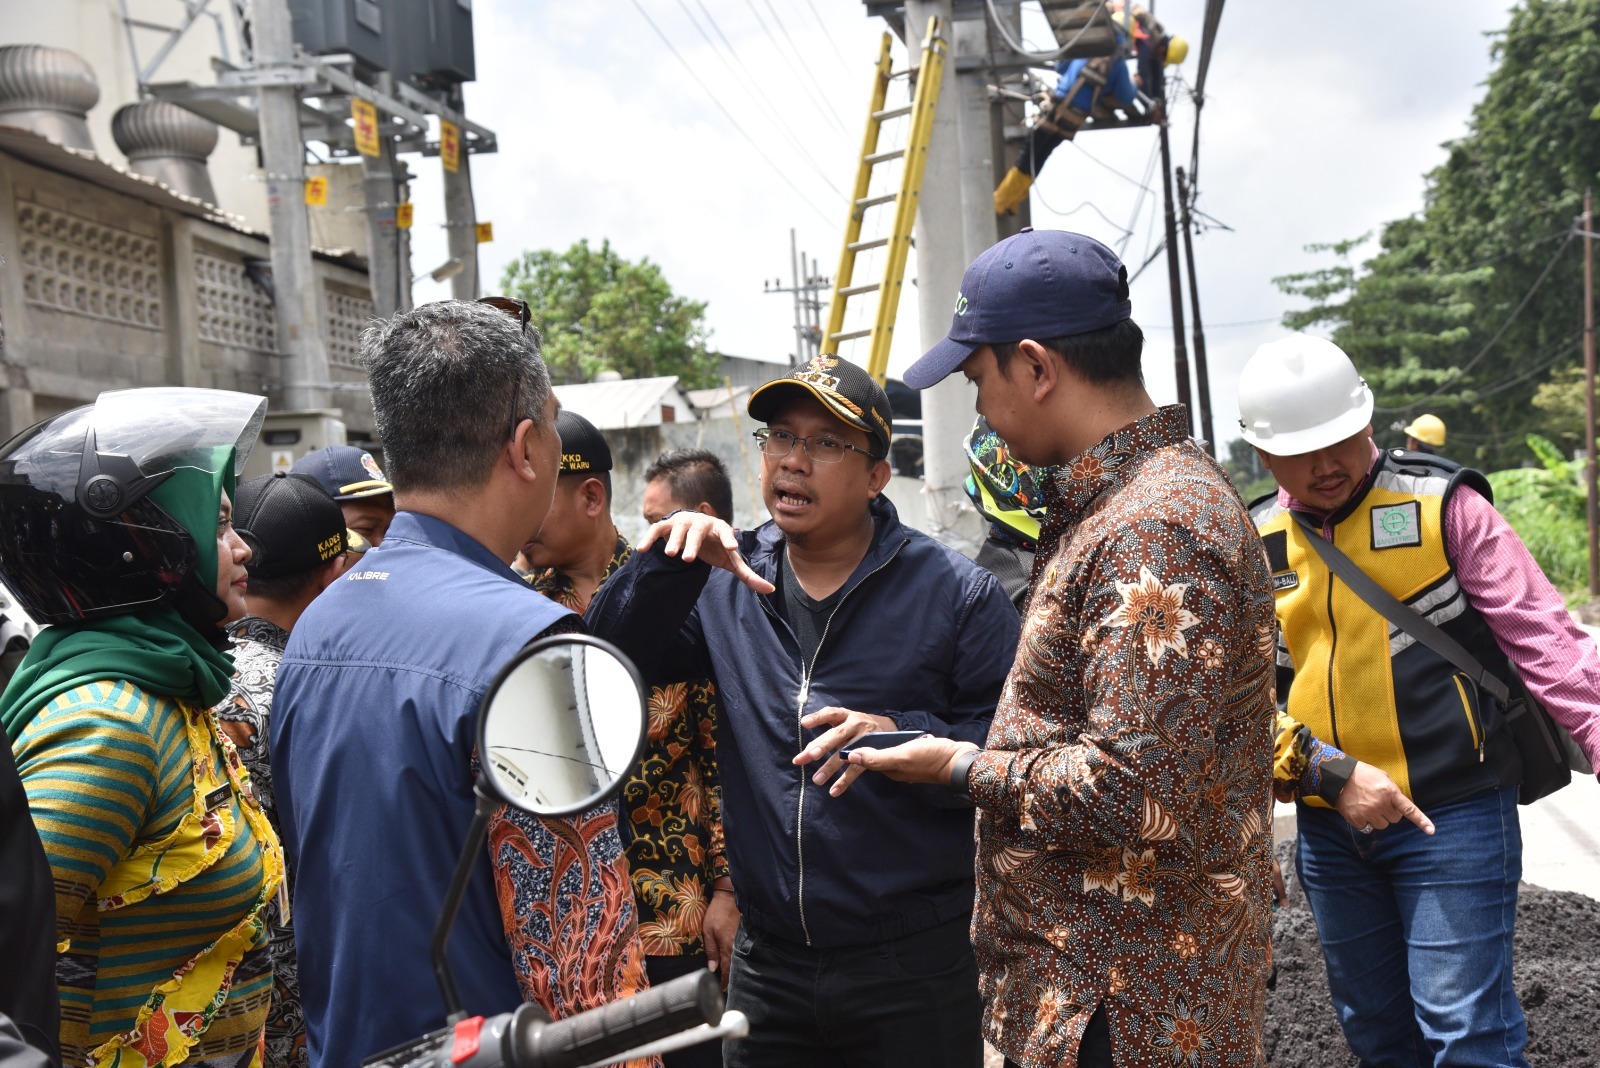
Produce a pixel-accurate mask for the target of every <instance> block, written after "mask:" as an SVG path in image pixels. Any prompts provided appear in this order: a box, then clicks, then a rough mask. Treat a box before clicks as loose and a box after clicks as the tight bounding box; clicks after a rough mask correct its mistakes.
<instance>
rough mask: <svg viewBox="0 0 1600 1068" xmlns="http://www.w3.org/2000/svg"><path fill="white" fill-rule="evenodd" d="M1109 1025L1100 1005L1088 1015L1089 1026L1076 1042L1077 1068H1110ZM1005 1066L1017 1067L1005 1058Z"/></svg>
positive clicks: (1013, 1062) (1103, 1008) (1008, 1067)
mask: <svg viewBox="0 0 1600 1068" xmlns="http://www.w3.org/2000/svg"><path fill="white" fill-rule="evenodd" d="M1111 1065H1112V1061H1111V1025H1110V1024H1109V1023H1107V1022H1106V1010H1105V1006H1104V1005H1102V1006H1101V1007H1100V1008H1098V1009H1095V1010H1094V1015H1093V1016H1091V1017H1089V1026H1087V1027H1085V1028H1084V1029H1083V1041H1082V1042H1080V1043H1078V1068H1111ZM1006 1068H1017V1062H1016V1061H1014V1060H1012V1059H1011V1058H1010V1057H1007V1058H1006Z"/></svg>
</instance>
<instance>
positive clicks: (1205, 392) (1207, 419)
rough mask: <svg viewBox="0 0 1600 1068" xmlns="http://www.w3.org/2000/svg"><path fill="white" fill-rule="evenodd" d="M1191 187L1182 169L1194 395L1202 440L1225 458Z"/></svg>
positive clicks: (1180, 185) (1180, 190) (1180, 194)
mask: <svg viewBox="0 0 1600 1068" xmlns="http://www.w3.org/2000/svg"><path fill="white" fill-rule="evenodd" d="M1193 195H1194V190H1193V189H1192V188H1191V187H1190V185H1189V182H1188V177H1187V176H1186V175H1185V174H1184V173H1183V168H1182V167H1179V168H1178V203H1179V204H1181V205H1182V206H1183V219H1182V220H1181V224H1182V226H1183V262H1184V267H1185V268H1186V269H1187V270H1188V272H1189V311H1190V312H1192V313H1193V314H1194V394H1195V400H1196V401H1197V402H1198V403H1199V405H1200V436H1201V437H1202V438H1203V439H1205V442H1206V444H1207V445H1208V446H1210V448H1211V454H1212V455H1213V456H1221V455H1222V446H1221V443H1220V442H1219V441H1217V439H1216V437H1214V436H1213V434H1212V431H1211V375H1210V373H1209V372H1208V371H1207V370H1206V330H1205V327H1204V326H1202V325H1200V279H1199V278H1197V277H1196V276H1195V273H1194V218H1193V214H1192V213H1191V212H1190V210H1189V200H1190V197H1192V196H1193Z"/></svg>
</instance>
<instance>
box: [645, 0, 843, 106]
mask: <svg viewBox="0 0 1600 1068" xmlns="http://www.w3.org/2000/svg"><path fill="white" fill-rule="evenodd" d="M635 2H636V3H637V0H635ZM762 2H763V3H765V4H766V5H767V10H768V11H769V12H771V13H772V20H773V21H774V22H776V23H777V24H778V28H779V29H780V30H783V36H784V38H785V39H787V40H788V41H789V47H790V48H791V49H793V50H794V52H795V58H796V59H798V60H799V61H800V65H799V66H798V67H797V66H795V63H794V60H791V59H790V58H789V57H788V55H787V54H786V53H785V52H784V51H783V46H782V45H780V44H779V43H778V39H777V38H776V37H774V36H773V34H772V27H771V26H769V25H767V20H766V19H763V18H762V17H761V12H759V11H757V10H756V5H755V0H745V3H746V4H747V5H748V6H749V8H750V13H751V14H752V15H754V16H755V17H756V21H757V22H759V23H760V24H761V32H763V33H765V34H766V35H767V39H768V40H770V41H771V42H772V47H773V48H774V49H776V50H777V52H778V56H779V58H781V59H782V60H783V61H784V63H786V64H788V67H789V70H790V71H791V72H792V73H793V74H794V77H795V81H796V82H797V83H799V85H800V88H801V89H802V90H803V91H804V92H805V94H806V96H807V97H809V98H810V100H811V103H812V104H814V105H816V107H817V109H818V110H819V111H826V112H827V113H828V117H829V118H830V119H831V120H832V122H833V126H834V128H835V129H836V130H837V131H838V132H839V134H840V136H842V137H849V136H850V135H849V134H848V133H847V132H846V131H845V128H844V120H843V119H841V118H839V113H838V112H836V111H834V110H833V105H832V104H830V103H828V100H827V96H826V94H823V95H822V96H818V95H817V94H818V93H822V92H823V90H822V87H821V86H820V85H819V86H817V92H816V93H813V92H812V91H811V87H810V86H808V85H807V84H806V82H807V81H808V80H809V81H810V82H811V83H812V84H813V85H815V84H816V79H815V78H814V77H813V76H812V75H811V73H810V72H809V71H808V70H806V66H805V57H804V56H801V55H800V52H799V49H796V48H795V47H794V40H793V39H792V38H790V37H789V31H788V30H784V29H783V20H782V19H780V18H778V12H777V11H776V10H775V9H774V8H773V6H772V0H762Z"/></svg>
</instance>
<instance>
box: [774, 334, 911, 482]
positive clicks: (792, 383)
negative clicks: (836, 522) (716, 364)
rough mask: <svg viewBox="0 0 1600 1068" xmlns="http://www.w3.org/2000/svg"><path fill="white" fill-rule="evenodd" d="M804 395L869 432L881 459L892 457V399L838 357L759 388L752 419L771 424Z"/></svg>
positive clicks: (804, 366) (819, 358)
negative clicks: (798, 396) (799, 395)
mask: <svg viewBox="0 0 1600 1068" xmlns="http://www.w3.org/2000/svg"><path fill="white" fill-rule="evenodd" d="M800 393H804V394H805V395H807V396H811V397H815V398H816V399H817V400H819V401H821V402H822V404H823V407H825V408H827V409H828V411H830V412H832V413H833V414H834V415H835V416H837V417H838V418H839V419H840V420H842V421H843V422H845V423H847V424H849V425H850V426H853V427H855V428H856V429H857V430H862V431H865V432H866V434H867V436H868V437H869V438H871V439H872V445H873V449H872V451H873V454H874V455H875V456H877V457H878V459H880V460H881V459H883V458H884V457H886V456H888V455H889V437H890V434H891V433H892V430H891V426H890V424H891V422H892V420H893V419H894V413H893V412H892V411H891V410H890V408H889V395H888V394H887V393H885V392H884V391H883V387H882V386H880V385H878V382H877V379H875V378H873V377H872V376H871V375H869V374H867V372H866V371H865V370H863V369H862V368H860V367H857V366H856V365H855V364H853V363H851V362H850V361H849V360H841V359H840V358H839V357H837V356H817V357H815V358H814V359H812V360H811V361H810V362H809V363H805V364H802V365H801V366H799V367H796V368H795V369H794V370H793V371H790V372H789V373H788V374H786V375H784V376H783V377H782V378H775V379H773V380H772V381H771V382H768V383H767V384H766V385H764V386H760V387H758V388H757V389H756V391H755V392H754V393H752V394H750V403H749V405H748V406H747V408H746V410H747V411H748V412H749V413H750V417H751V418H752V419H759V420H760V421H761V422H763V423H770V422H771V421H772V417H773V416H774V415H776V414H777V412H778V409H779V408H780V407H782V406H783V404H784V403H785V402H786V401H788V400H790V399H792V398H793V397H794V396H796V395H797V394H800Z"/></svg>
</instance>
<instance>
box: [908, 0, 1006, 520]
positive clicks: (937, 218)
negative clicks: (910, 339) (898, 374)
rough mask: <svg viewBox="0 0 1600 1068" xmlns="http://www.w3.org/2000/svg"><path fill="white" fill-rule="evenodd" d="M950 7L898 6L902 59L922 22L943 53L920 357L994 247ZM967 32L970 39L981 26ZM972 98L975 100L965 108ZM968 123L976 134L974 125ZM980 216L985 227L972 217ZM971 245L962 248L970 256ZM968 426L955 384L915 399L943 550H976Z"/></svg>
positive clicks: (985, 113)
mask: <svg viewBox="0 0 1600 1068" xmlns="http://www.w3.org/2000/svg"><path fill="white" fill-rule="evenodd" d="M951 9H952V3H951V0H906V6H905V37H906V46H907V50H908V52H909V53H910V54H911V55H912V56H913V57H916V56H917V45H916V43H915V42H917V41H920V40H921V38H922V33H923V30H924V28H925V27H926V26H927V25H928V19H929V18H930V17H933V16H938V17H939V18H940V19H941V20H943V25H944V27H945V34H946V40H948V41H949V42H950V44H951V46H952V47H951V53H950V59H949V60H948V61H947V62H946V63H945V74H944V78H943V80H942V81H941V83H940V86H939V106H938V109H937V111H936V112H935V115H934V122H933V136H932V138H931V139H930V141H929V144H928V162H927V167H926V170H925V171H924V172H923V177H922V193H921V196H920V198H919V201H918V206H917V225H916V250H917V306H918V322H919V325H920V327H921V334H922V348H923V349H924V350H926V349H928V348H931V347H932V346H933V345H934V344H936V343H937V342H938V341H939V340H940V339H941V338H943V337H944V336H945V335H946V334H947V333H949V330H950V318H951V315H952V309H953V308H954V307H955V302H956V295H957V293H958V292H959V291H960V289H961V276H962V275H963V274H964V273H965V272H966V267H967V264H968V263H970V262H972V260H973V259H975V258H976V257H977V255H978V253H979V252H982V251H983V249H985V248H987V247H988V246H989V245H991V244H993V243H994V235H995V222H994V186H993V173H994V172H993V164H992V162H991V161H992V156H991V152H992V148H991V144H992V138H991V136H990V130H989V114H990V112H989V101H988V94H987V90H986V81H985V78H984V73H983V72H982V71H981V70H976V71H971V72H967V71H959V70H958V69H957V64H956V59H957V57H958V56H960V55H962V54H968V53H967V52H966V49H969V48H971V47H972V37H971V36H970V35H969V34H968V33H967V31H966V30H963V29H961V28H960V24H954V23H952V21H951ZM969 25H971V26H973V27H975V28H976V29H977V31H978V42H979V49H981V48H982V46H983V38H982V29H983V23H982V22H981V21H974V22H972V23H970V24H969ZM974 94H976V100H974ZM975 123H977V124H978V125H976V126H975V125H974V124H975ZM980 213H981V215H982V216H983V218H985V219H986V220H987V229H985V224H984V222H983V221H981V220H980V219H979V218H977V216H978V215H979V214H980ZM969 243H970V247H969ZM974 417H975V412H974V409H973V400H972V391H971V390H970V389H969V388H968V387H967V386H966V384H965V383H964V382H962V380H961V378H960V377H959V376H956V377H952V378H947V379H945V380H944V381H943V382H941V383H939V384H938V385H937V386H934V387H933V388H932V389H925V390H923V391H922V455H923V480H924V487H925V488H924V492H925V493H926V495H927V501H926V504H927V510H928V533H929V534H931V535H933V536H934V537H936V538H938V539H939V540H940V541H943V542H945V543H946V544H949V545H953V546H956V547H959V548H966V549H968V550H972V549H975V548H976V547H977V545H978V544H979V543H980V542H981V541H982V538H983V524H982V522H981V520H980V519H979V518H978V517H977V513H976V512H974V511H973V510H972V509H971V508H970V507H968V505H967V499H966V492H965V491H964V490H963V489H962V482H963V480H964V479H965V478H966V475H967V461H966V456H965V454H964V453H963V452H962V448H961V443H962V440H963V439H964V438H965V437H966V434H967V432H968V431H969V430H971V429H972V421H973V418H974Z"/></svg>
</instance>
